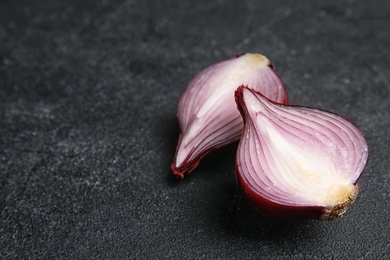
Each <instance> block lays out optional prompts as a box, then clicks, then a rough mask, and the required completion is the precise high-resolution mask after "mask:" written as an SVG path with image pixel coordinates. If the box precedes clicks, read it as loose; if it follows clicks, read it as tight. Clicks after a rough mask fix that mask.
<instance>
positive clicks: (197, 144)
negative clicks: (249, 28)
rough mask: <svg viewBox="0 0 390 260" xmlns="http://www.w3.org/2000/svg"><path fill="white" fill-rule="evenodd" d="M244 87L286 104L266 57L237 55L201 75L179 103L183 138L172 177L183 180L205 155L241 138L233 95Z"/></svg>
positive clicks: (239, 118)
mask: <svg viewBox="0 0 390 260" xmlns="http://www.w3.org/2000/svg"><path fill="white" fill-rule="evenodd" d="M242 84H244V85H247V86H249V87H251V88H253V89H255V90H257V91H259V92H261V93H262V94H263V95H264V96H266V97H267V98H269V99H270V100H273V101H275V102H278V103H287V95H286V92H285V90H284V87H283V84H282V81H281V80H280V78H279V77H278V75H276V73H275V72H274V69H273V65H272V64H271V62H270V61H269V60H268V59H267V58H266V57H264V56H263V55H260V54H252V53H247V54H243V55H238V56H235V57H233V58H231V59H228V60H225V61H222V62H219V63H216V64H214V65H211V66H210V67H208V68H206V69H205V70H203V71H201V72H200V73H199V74H198V75H197V76H196V77H195V78H194V79H193V80H192V81H191V82H190V84H189V86H188V87H187V89H186V91H185V92H184V93H183V95H182V96H181V98H180V101H179V106H178V114H177V116H178V119H179V124H180V129H181V135H180V137H179V141H178V144H177V148H176V154H175V158H174V160H173V163H172V165H171V169H172V172H173V174H175V175H176V176H178V177H181V178H183V177H184V173H186V172H190V171H192V170H194V169H195V168H196V167H197V165H198V164H199V162H200V160H201V159H202V158H203V157H204V156H205V155H206V154H208V153H209V152H211V151H213V150H215V149H217V148H220V147H222V146H225V145H227V144H230V143H232V142H234V141H237V140H238V139H239V138H240V135H241V133H242V130H243V122H242V118H241V116H240V113H239V111H238V110H237V107H236V104H235V102H234V91H235V90H236V89H237V87H238V86H240V85H242Z"/></svg>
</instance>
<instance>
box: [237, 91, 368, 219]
mask: <svg viewBox="0 0 390 260" xmlns="http://www.w3.org/2000/svg"><path fill="white" fill-rule="evenodd" d="M235 97H236V102H237V105H238V108H239V110H240V112H241V114H242V117H243V118H244V131H243V134H242V136H241V139H240V143H239V146H238V150H237V160H236V174H237V180H238V182H239V184H240V186H241V188H242V191H243V194H244V196H245V197H246V198H247V199H248V200H249V202H250V203H251V204H252V205H253V206H255V207H256V208H257V209H258V210H260V211H261V212H263V213H264V214H265V215H268V216H271V217H274V218H278V219H284V220H288V219H296V218H316V219H326V220H330V219H337V218H339V217H341V216H342V215H343V214H344V213H345V211H346V210H347V209H348V208H349V207H350V205H351V204H352V203H353V201H354V200H355V198H356V195H357V193H358V185H357V180H358V178H359V176H360V174H361V172H362V171H363V168H364V166H365V164H366V161H367V157H368V148H367V143H366V140H365V139H364V137H363V135H362V133H361V132H360V130H359V129H357V128H356V127H355V126H354V125H353V124H352V123H350V122H349V121H347V120H346V119H344V118H342V117H340V116H338V115H335V114H333V113H330V112H326V111H323V110H318V109H313V108H307V107H299V106H287V105H282V104H276V103H274V102H271V101H270V100H268V99H267V98H265V97H264V96H263V95H261V94H260V93H258V92H256V91H254V90H252V89H249V88H247V87H244V86H241V87H239V88H238V89H237V91H236V93H235Z"/></svg>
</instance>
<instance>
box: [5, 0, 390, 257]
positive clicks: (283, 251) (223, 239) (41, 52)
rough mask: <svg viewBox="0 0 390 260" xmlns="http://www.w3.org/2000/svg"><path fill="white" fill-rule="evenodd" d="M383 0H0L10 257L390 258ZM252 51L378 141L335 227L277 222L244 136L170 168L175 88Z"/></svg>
mask: <svg viewBox="0 0 390 260" xmlns="http://www.w3.org/2000/svg"><path fill="white" fill-rule="evenodd" d="M389 19H390V4H389V2H388V1H353V0H349V1H342V2H341V1H281V0H274V1H254V0H252V1H223V0H219V1H217V0H215V1H209V0H207V1H206V0H201V1H179V0H175V1H173V0H172V1H157V0H156V1H151V0H150V1H143V0H138V1H137V0H128V1H125V0H112V1H108V0H96V1H92V0H88V1H76V0H63V1H51V0H37V1H27V0H20V1H14V0H12V1H11V0H3V1H1V2H0V212H1V216H0V258H1V259H27V258H29V259H88V258H90V259H124V258H125V259H126V258H134V259H161V258H172V259H184V258H187V259H199V258H204V259H261V258H264V259H290V257H291V258H298V259H299V258H306V259H323V258H328V259H329V258H335V259H347V258H348V259H359V258H366V259H384V258H386V257H388V256H389V255H390V236H389V234H390V216H389V215H390V214H389V213H390V212H389V209H390V192H389V190H390V171H389V168H390V167H389V166H390V165H389V142H390V137H389V134H388V132H389V128H390V119H389V118H390V97H389V91H390V84H389V77H390V76H389V75H390V73H389V68H390V49H389V46H390V33H389V32H390V21H389ZM242 52H260V53H263V54H265V55H266V56H267V57H268V58H269V59H270V60H271V61H272V62H273V63H274V65H275V67H276V71H277V73H278V74H279V75H280V77H281V78H282V79H283V81H284V82H285V85H286V90H287V92H288V95H289V101H290V102H291V103H293V104H305V105H308V106H314V107H318V108H322V109H327V110H330V111H333V112H336V113H338V114H341V115H343V116H344V117H346V118H348V119H350V120H351V121H352V122H354V123H355V124H356V125H357V126H358V127H359V128H360V129H361V130H362V132H363V133H364V135H365V137H366V139H367V141H368V144H369V149H370V155H369V161H368V164H367V166H366V168H365V170H364V172H363V173H362V176H361V178H360V186H361V192H360V194H359V196H358V198H357V200H356V202H355V204H354V205H353V206H352V208H351V209H350V210H349V211H348V212H347V213H346V215H345V216H344V217H343V218H342V219H339V220H337V221H331V222H321V221H316V220H304V221H294V222H278V221H274V220H271V219H268V218H266V217H263V216H262V215H261V214H259V213H258V212H256V211H255V210H254V209H253V208H252V207H251V206H250V205H248V204H247V202H246V201H245V200H244V199H243V198H242V196H241V195H240V193H239V192H238V190H237V187H236V182H235V176H234V160H235V158H234V157H235V146H234V145H232V146H230V147H228V148H226V149H224V150H222V151H219V152H215V153H214V154H212V155H210V156H209V157H207V158H206V159H205V160H204V161H203V162H202V163H201V164H200V166H199V167H198V168H197V169H196V170H195V171H194V172H193V173H191V174H189V175H187V176H186V178H185V179H184V180H182V181H180V180H177V179H175V178H174V177H172V176H171V174H170V164H171V161H172V158H173V154H174V150H175V145H176V141H177V138H178V135H179V127H178V123H177V119H176V108H177V103H178V98H179V96H180V94H181V93H182V92H183V91H184V89H185V88H186V85H187V83H188V82H189V80H191V78H192V77H193V76H194V75H195V74H196V73H198V72H199V71H200V70H202V69H203V68H205V67H206V66H208V65H211V64H213V63H215V62H217V61H220V60H223V59H226V58H229V57H230V56H233V55H235V54H238V53H242Z"/></svg>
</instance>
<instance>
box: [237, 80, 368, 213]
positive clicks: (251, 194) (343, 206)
mask: <svg viewBox="0 0 390 260" xmlns="http://www.w3.org/2000/svg"><path fill="white" fill-rule="evenodd" d="M244 88H247V87H246V86H240V87H239V88H238V89H237V91H236V92H235V99H236V103H237V107H238V110H239V111H240V113H241V115H242V117H243V120H244V125H245V124H246V123H247V122H246V112H245V110H244V107H245V104H244V99H243V89H244ZM252 91H253V92H255V93H257V94H259V95H261V93H259V92H257V91H255V90H252ZM269 101H270V100H269ZM270 102H271V103H274V104H276V103H275V102H272V101H270ZM290 106H291V105H290ZM296 107H298V106H296ZM300 107H302V106H300ZM317 110H318V109H317ZM328 113H330V112H328ZM237 154H238V151H237ZM366 159H367V158H366ZM236 180H237V183H238V184H239V185H238V186H239V187H240V191H241V193H242V194H243V195H244V197H245V198H246V200H247V201H248V202H249V203H250V204H251V205H252V206H253V207H254V208H255V209H257V210H258V211H259V212H260V213H262V214H264V215H266V216H268V217H271V218H273V219H277V220H282V221H288V220H296V219H319V220H334V219H338V218H340V217H342V216H343V214H344V213H345V212H346V210H347V209H348V208H349V207H350V206H351V204H352V203H353V202H354V200H355V199H356V196H357V194H358V191H359V185H358V179H356V181H355V182H354V183H353V187H354V192H353V194H351V196H350V197H349V198H348V200H347V201H345V202H343V203H339V204H338V205H334V206H299V205H297V206H294V205H285V204H281V203H277V202H275V201H271V200H269V199H267V198H265V197H263V196H261V195H260V194H259V193H258V192H256V191H255V190H253V188H251V187H250V185H249V184H248V183H247V182H246V181H245V180H244V178H243V173H241V172H240V170H239V167H238V164H237V162H236Z"/></svg>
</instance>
